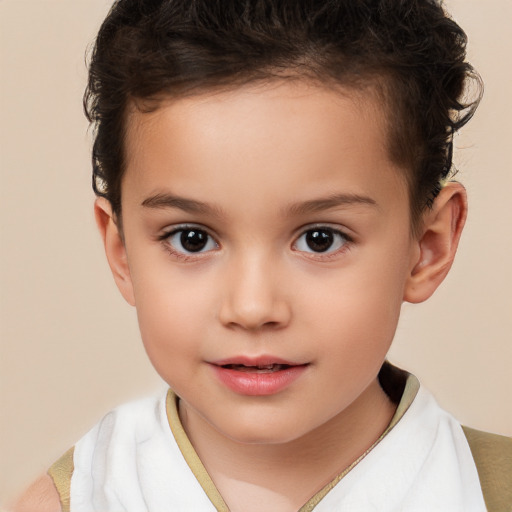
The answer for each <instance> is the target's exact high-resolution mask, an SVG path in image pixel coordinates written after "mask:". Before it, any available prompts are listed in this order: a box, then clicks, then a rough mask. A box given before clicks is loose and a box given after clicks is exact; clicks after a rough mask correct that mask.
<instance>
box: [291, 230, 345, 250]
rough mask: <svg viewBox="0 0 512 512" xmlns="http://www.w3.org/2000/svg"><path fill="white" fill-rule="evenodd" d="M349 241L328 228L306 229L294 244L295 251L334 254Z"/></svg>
mask: <svg viewBox="0 0 512 512" xmlns="http://www.w3.org/2000/svg"><path fill="white" fill-rule="evenodd" d="M348 241H349V239H348V237H347V236H345V235H344V234H343V233H341V232H340V231H337V230H336V229H332V228H329V227H319V228H314V229H308V230H307V231H305V232H304V233H303V234H302V235H301V236H300V237H299V238H298V239H297V241H296V242H295V244H294V248H295V250H298V251H302V252H309V253H326V252H334V251H336V250H338V249H340V248H341V247H343V246H344V245H345V244H346V243H347V242H348Z"/></svg>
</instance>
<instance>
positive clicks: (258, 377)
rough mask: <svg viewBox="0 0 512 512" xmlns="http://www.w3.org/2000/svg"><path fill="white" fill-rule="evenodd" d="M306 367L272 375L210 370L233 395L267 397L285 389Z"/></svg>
mask: <svg viewBox="0 0 512 512" xmlns="http://www.w3.org/2000/svg"><path fill="white" fill-rule="evenodd" d="M307 366H308V365H300V366H290V367H289V368H286V369H284V370H279V371H276V372H272V373H261V372H257V371H255V372H241V371H238V370H233V369H230V368H223V367H222V366H216V365H212V368H213V369H214V371H215V373H216V374H217V377H218V378H219V379H220V381H221V382H222V383H223V384H225V385H226V386H227V387H228V388H229V389H231V390H232V391H234V392H235V393H239V394H240V395H250V396H267V395H274V394H276V393H279V392H280V391H283V390H284V389H286V388H287V387H288V386H290V385H291V384H292V383H293V382H295V381H296V380H297V379H298V378H299V377H300V376H301V375H302V374H303V373H304V372H305V371H306V368H307Z"/></svg>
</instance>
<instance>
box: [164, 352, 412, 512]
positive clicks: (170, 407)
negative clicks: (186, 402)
mask: <svg viewBox="0 0 512 512" xmlns="http://www.w3.org/2000/svg"><path fill="white" fill-rule="evenodd" d="M384 364H385V365H388V366H390V367H391V365H390V363H388V362H387V361H386V362H385V363H384ZM393 370H394V371H395V372H399V373H401V375H402V376H403V377H405V378H406V379H407V380H406V384H405V389H404V391H403V394H402V398H401V399H400V402H399V404H398V407H397V409H396V412H395V414H394V416H393V418H391V422H390V423H389V425H388V427H387V428H386V430H385V431H384V432H383V433H382V435H381V436H380V437H379V439H377V441H375V443H374V444H373V445H372V446H371V447H370V448H369V449H368V450H367V451H366V452H365V453H363V454H362V455H361V456H360V457H359V458H358V459H357V460H355V461H354V462H353V463H352V464H351V465H350V466H349V467H348V468H346V469H345V470H344V471H342V472H341V473H340V474H339V475H338V476H336V478H334V479H333V480H332V481H331V482H329V483H328V484H327V485H326V486H325V487H323V488H322V489H321V490H320V491H319V492H317V493H316V494H315V495H314V496H313V497H312V498H311V499H309V500H308V502H307V503H306V504H304V505H303V506H302V507H301V508H300V509H299V512H311V511H312V510H313V509H314V508H315V507H316V506H317V505H318V503H320V501H321V500H322V499H323V498H324V497H325V496H326V495H327V493H328V492H329V491H330V490H332V489H333V488H334V487H335V486H336V485H337V484H338V483H339V482H340V480H341V479H342V478H343V477H344V476H345V475H346V474H347V473H348V472H349V471H350V470H351V469H352V468H354V467H355V466H356V465H357V464H358V463H359V462H360V461H361V460H362V459H364V457H366V455H368V453H370V451H371V450H372V449H373V448H374V447H375V446H376V445H377V444H378V443H380V441H382V439H384V437H385V436H386V435H387V434H388V433H389V431H390V430H391V429H392V428H393V427H394V426H395V425H396V424H397V423H398V422H399V421H400V419H401V418H402V416H403V415H404V414H405V412H406V411H407V409H409V407H410V406H411V404H412V402H413V400H414V398H415V397H416V394H417V393H418V390H419V388H420V383H419V381H418V379H417V378H416V377H415V376H414V375H411V374H408V373H407V372H404V371H403V370H399V369H398V368H394V367H393ZM390 386H392V383H390ZM178 400H179V398H178V397H177V396H176V395H175V394H174V392H173V391H172V390H169V392H168V393H167V401H166V407H167V419H168V421H169V425H170V427H171V431H172V433H173V435H174V438H175V439H176V443H177V444H178V447H179V449H180V451H181V453H182V454H183V457H184V458H185V461H186V462H187V464H188V466H189V467H190V469H191V470H192V473H194V475H195V477H196V479H197V481H198V482H199V484H200V485H201V487H202V488H203V490H204V492H205V493H206V495H207V496H208V498H209V499H210V501H211V502H212V503H213V505H214V506H215V508H216V509H217V511H218V512H229V508H228V506H227V505H226V503H225V502H224V500H223V498H222V496H221V495H220V493H219V491H218V490H217V488H216V487H215V484H214V483H213V480H212V479H211V477H210V475H209V474H208V472H207V471H206V468H205V467H204V466H203V463H202V462H201V459H200V458H199V456H198V455H197V453H196V451H195V450H194V447H193V446H192V444H191V442H190V440H189V438H188V436H187V434H186V432H185V430H184V428H183V425H182V423H181V420H180V417H179V414H178Z"/></svg>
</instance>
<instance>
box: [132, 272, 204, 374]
mask: <svg viewBox="0 0 512 512" xmlns="http://www.w3.org/2000/svg"><path fill="white" fill-rule="evenodd" d="M135 275H136V276H137V279H135V280H134V293H135V301H136V307H137V316H138V321H139V328H140V332H141V337H142V341H143V343H144V346H145V349H146V351H147V353H148V356H149V358H150V359H151V362H152V363H153V365H154V366H155V368H156V369H157V371H158V372H159V373H160V375H162V377H164V379H165V380H167V381H168V380H169V379H168V374H170V373H171V369H172V372H174V371H175V368H176V367H183V365H184V364H185V365H186V362H187V361H194V360H196V359H197V357H198V354H199V352H200V348H201V340H202V339H203V338H204V333H205V332H207V329H208V324H209V323H210V320H209V316H211V315H212V308H211V306H210V305H211V297H210V296H209V295H208V290H209V287H208V285H207V284H205V283H204V281H203V280H201V279H199V280H193V279H186V280H185V279H184V278H183V277H181V276H180V274H179V273H172V274H171V273H170V272H169V271H168V269H167V271H162V272H159V271H158V269H157V267H153V269H152V270H151V271H149V270H147V269H146V270H145V271H144V272H143V273H137V272H135Z"/></svg>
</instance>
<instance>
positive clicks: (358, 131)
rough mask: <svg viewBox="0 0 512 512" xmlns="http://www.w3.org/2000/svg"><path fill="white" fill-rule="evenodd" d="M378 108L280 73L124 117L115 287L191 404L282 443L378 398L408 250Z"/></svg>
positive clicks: (219, 422)
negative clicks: (120, 263) (121, 257)
mask: <svg viewBox="0 0 512 512" xmlns="http://www.w3.org/2000/svg"><path fill="white" fill-rule="evenodd" d="M383 116H384V112H383V110H382V109H381V107H379V106H378V105H377V103H376V102H375V101H374V99H373V98H372V97H371V96H368V97H362V96H361V95H359V96H357V95H355V94H354V93H352V92H350V91H346V92H345V93H344V94H341V93H340V92H335V91H332V90H327V89H321V88H318V87H315V86H311V85H307V84H305V83H275V84H272V85H267V86H259V87H257V86H250V87H244V88H241V89H237V90H234V91H231V92H222V93H218V94H212V95H204V96H196V97H192V98H188V99H181V100H176V101H174V102H171V101H169V102H168V103H166V104H165V105H163V106H162V107H161V108H159V109H158V110H157V111H155V112H153V113H144V114H141V113H139V112H136V111H134V112H133V113H132V114H131V116H130V117H129V119H128V135H127V140H126V145H127V170H126V174H125V177H124V181H123V186H122V197H123V201H122V212H123V213H122V215H123V228H124V236H125V247H126V254H127V261H128V266H127V268H128V269H129V273H128V272H127V273H126V275H125V277H124V284H123V285H122V286H121V288H122V289H123V291H124V295H125V297H126V298H127V299H128V300H129V302H132V303H134V304H135V305H136V308H137V314H138V318H139V323H140V329H141V333H142V338H143V341H144V344H145V347H146V349H147V352H148V354H149V357H150V358H151V361H152V363H153V365H154V366H155V368H156V369H157V371H158V372H159V373H160V375H161V376H162V377H163V378H164V379H165V380H166V381H167V382H168V383H169V385H170V386H171V387H172V388H173V389H174V390H175V391H176V393H177V394H178V395H179V396H180V397H181V398H182V404H183V407H185V409H186V411H187V414H188V415H192V416H194V415H196V416H197V415H199V416H198V417H201V418H202V419H206V420H207V422H208V423H209V424H210V425H212V426H214V427H215V428H216V429H217V430H218V431H219V432H221V433H223V434H225V435H226V436H229V437H231V438H233V439H236V440H239V441H241V442H259V443H267V442H268V443H279V442H285V441H290V440H293V439H298V438H299V437H301V436H303V435H305V434H307V433H308V432H311V431H313V430H314V429H316V428H317V427H321V426H322V425H325V424H326V423H327V422H328V421H329V420H330V419H333V418H334V417H336V416H338V415H343V413H344V411H345V410H346V409H347V407H348V406H349V405H350V404H352V403H354V402H356V401H357V400H359V401H361V400H369V401H368V406H370V403H371V400H370V399H369V398H368V393H366V394H365V393H363V392H364V391H365V390H367V389H369V386H370V385H371V384H374V383H375V379H376V376H377V373H378V371H379V369H380V367H381V365H382V363H383V360H384V358H385V355H386V353H387V351H388V348H389V346H390V343H391V341H392V339H393V336H394V333H395V328H396V326H397V322H398V317H399V312H400V307H401V303H402V301H403V298H404V293H405V290H406V289H407V287H408V285H409V281H408V278H409V276H410V274H411V269H412V268H413V266H414V264H415V262H416V260H417V258H418V247H417V245H418V244H417V242H415V241H414V240H413V239H412V237H411V235H410V233H411V226H410V215H409V202H408V194H407V187H406V182H405V179H404V178H403V174H402V172H401V171H400V170H398V169H397V168H396V167H395V166H394V165H393V164H392V162H391V161H390V160H389V157H388V153H387V149H386V147H387V145H386V133H385V131H384V129H383V126H384V122H383ZM180 230H181V231H180ZM274 363H275V364H280V365H282V364H287V365H291V368H287V369H284V368H286V367H283V366H275V367H271V366H268V367H267V368H264V369H257V368H255V366H257V365H261V366H264V365H272V364H274ZM242 364H244V365H247V366H252V368H243V367H242V366H240V365H242ZM223 365H224V366H223ZM225 365H233V366H225Z"/></svg>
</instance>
